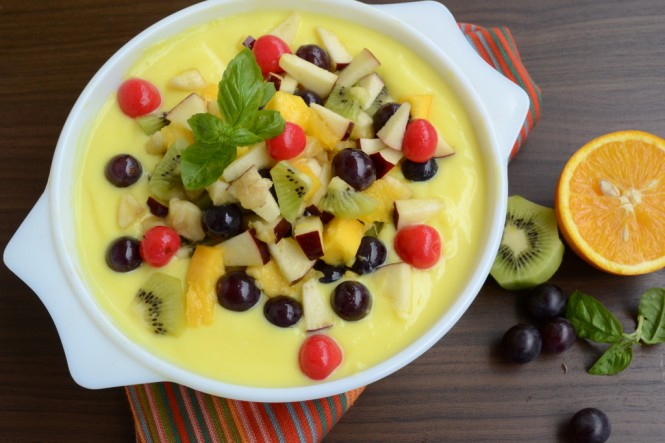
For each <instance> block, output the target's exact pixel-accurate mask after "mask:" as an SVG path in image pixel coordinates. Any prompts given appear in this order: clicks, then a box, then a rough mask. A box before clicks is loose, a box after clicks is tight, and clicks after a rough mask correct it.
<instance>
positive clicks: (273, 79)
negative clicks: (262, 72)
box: [266, 72, 282, 91]
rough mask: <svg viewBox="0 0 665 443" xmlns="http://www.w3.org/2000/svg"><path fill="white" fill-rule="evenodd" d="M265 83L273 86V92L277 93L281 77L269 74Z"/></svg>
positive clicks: (280, 84)
mask: <svg viewBox="0 0 665 443" xmlns="http://www.w3.org/2000/svg"><path fill="white" fill-rule="evenodd" d="M266 81H268V82H270V83H272V84H273V85H275V90H276V91H279V88H280V87H281V86H282V77H280V76H279V75H277V74H275V73H274V72H270V73H269V74H268V76H267V77H266Z"/></svg>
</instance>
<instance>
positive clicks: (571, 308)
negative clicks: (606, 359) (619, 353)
mask: <svg viewBox="0 0 665 443" xmlns="http://www.w3.org/2000/svg"><path fill="white" fill-rule="evenodd" d="M566 318H567V319H568V320H569V321H570V322H571V323H572V324H573V327H574V328H575V332H576V333H577V336H578V337H580V338H587V339H589V340H593V341H595V342H599V343H616V342H618V341H619V340H621V338H622V336H623V328H622V327H621V323H620V322H619V320H617V318H616V317H615V316H614V314H612V313H611V312H610V311H608V310H607V309H606V308H605V307H604V306H603V305H602V304H601V303H600V302H599V301H598V300H596V299H595V298H593V297H591V296H589V295H586V294H584V293H582V292H580V291H575V292H573V293H572V294H571V296H570V298H569V299H568V304H567V306H566Z"/></svg>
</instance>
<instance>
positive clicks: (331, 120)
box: [310, 103, 354, 144]
mask: <svg viewBox="0 0 665 443" xmlns="http://www.w3.org/2000/svg"><path fill="white" fill-rule="evenodd" d="M310 109H311V110H312V111H314V112H315V113H316V114H317V115H318V116H319V117H321V118H322V119H323V121H324V122H325V123H326V125H327V126H328V127H329V128H330V129H331V130H332V133H333V135H334V136H335V137H336V138H337V139H338V142H339V141H342V140H346V139H347V138H349V136H350V135H351V133H352V132H353V126H354V123H353V121H351V120H349V119H348V118H346V117H342V116H341V115H339V114H338V113H336V112H335V111H331V110H330V109H328V108H326V107H325V106H321V105H319V104H317V103H312V104H311V105H310ZM335 144H337V143H335Z"/></svg>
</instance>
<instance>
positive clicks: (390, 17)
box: [4, 0, 529, 402]
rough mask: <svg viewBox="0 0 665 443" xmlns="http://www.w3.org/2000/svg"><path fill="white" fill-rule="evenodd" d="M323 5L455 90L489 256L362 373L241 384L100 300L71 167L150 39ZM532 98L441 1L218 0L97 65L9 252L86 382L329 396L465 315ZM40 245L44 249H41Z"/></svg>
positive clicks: (499, 219) (497, 234)
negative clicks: (168, 357)
mask: <svg viewBox="0 0 665 443" xmlns="http://www.w3.org/2000/svg"><path fill="white" fill-rule="evenodd" d="M267 6H269V7H270V8H273V9H277V8H282V9H287V10H306V11H312V12H322V11H325V12H326V13H328V14H331V15H334V16H338V17H340V18H343V19H347V20H350V21H354V22H358V23H361V24H364V25H366V26H368V27H371V28H374V29H376V30H377V31H379V32H383V33H388V34H390V35H391V36H392V37H393V38H395V39H397V40H399V41H401V42H403V43H404V44H406V45H407V46H409V47H410V48H411V49H413V50H414V51H415V52H416V53H418V54H420V55H421V56H422V57H423V58H424V59H425V60H428V61H430V63H431V64H432V65H433V66H434V68H435V69H437V70H438V72H440V73H441V76H443V77H444V79H445V80H446V81H447V82H448V83H449V84H450V85H451V86H453V88H454V89H455V90H456V91H458V95H459V98H460V99H461V101H462V103H463V105H464V106H465V108H466V111H467V113H468V115H469V116H470V118H471V120H472V122H473V125H474V129H475V132H476V136H477V138H478V140H479V143H480V145H481V149H482V152H483V156H484V158H485V161H486V162H487V165H488V168H487V171H488V172H487V173H488V175H489V177H487V182H488V183H489V184H490V186H489V189H490V190H491V192H492V193H493V194H491V195H490V196H489V197H490V198H488V199H487V205H488V209H487V213H488V214H490V215H491V220H488V223H487V226H488V230H487V233H486V237H485V238H483V239H482V241H483V242H484V244H485V247H484V249H483V250H484V253H483V255H482V257H479V258H478V260H477V267H476V269H475V270H474V272H473V275H472V278H471V279H470V280H469V281H468V283H467V285H466V287H465V289H464V291H463V292H462V293H460V294H459V297H458V299H457V300H456V302H455V303H454V304H453V306H452V307H451V308H450V309H449V310H448V311H447V312H445V313H444V314H443V315H442V317H441V318H440V320H439V321H438V322H437V323H436V324H435V325H434V326H433V327H432V328H431V329H430V330H428V331H427V332H426V333H425V334H424V335H423V336H422V337H420V338H419V339H418V340H417V341H415V342H414V343H413V344H411V345H410V346H409V347H407V348H406V349H404V350H403V351H401V352H399V353H398V354H397V355H395V356H393V357H392V358H390V359H388V360H386V361H384V362H382V363H381V364H379V365H377V366H374V367H371V368H368V369H366V370H364V371H362V372H360V373H357V374H355V375H353V376H350V377H346V378H342V379H339V380H333V381H330V382H323V383H320V384H315V385H311V386H303V387H296V388H254V387H246V386H236V385H232V384H228V383H223V382H220V381H217V380H211V379H208V378H205V377H202V376H200V375H197V374H193V373H191V372H188V371H186V370H183V369H182V368H179V367H177V366H174V365H173V364H170V363H168V362H165V361H163V360H160V359H159V358H158V357H156V356H154V355H153V354H151V353H150V352H149V351H147V350H145V349H143V348H141V347H139V346H138V345H136V344H135V343H133V342H131V341H130V340H129V339H128V338H127V337H126V336H125V335H123V333H122V332H120V331H119V330H117V329H116V328H115V327H114V326H113V323H112V322H111V321H110V319H109V318H108V317H107V315H106V314H105V313H104V312H103V311H102V310H101V309H100V308H99V306H98V305H97V303H96V302H95V299H94V297H92V296H91V294H90V293H89V291H88V289H87V287H86V285H85V283H84V282H83V281H82V279H81V278H80V277H79V275H80V273H79V271H78V268H79V265H78V263H77V260H78V258H77V251H76V248H75V243H76V242H75V233H74V223H73V213H74V210H73V194H74V193H73V191H72V188H73V174H71V172H70V171H71V166H70V165H72V164H75V158H74V156H75V155H76V147H77V146H78V145H79V143H80V139H81V137H82V133H83V129H82V128H84V127H85V125H86V124H87V123H89V122H90V120H91V119H94V116H95V115H97V113H98V111H99V109H100V108H101V106H102V104H103V103H104V102H105V100H106V99H107V97H108V96H109V95H110V94H112V93H113V92H114V91H113V90H112V88H114V86H113V85H117V84H119V80H118V79H120V78H122V76H123V74H124V73H125V72H126V71H127V70H128V69H129V68H130V66H131V65H132V64H133V63H134V62H135V60H136V59H137V58H138V57H139V56H140V54H141V52H142V50H143V49H144V48H146V47H149V46H151V45H153V44H155V43H157V42H159V41H161V40H163V39H165V38H167V37H170V36H172V35H174V34H176V33H178V32H181V31H184V30H186V29H188V28H190V27H191V26H193V25H196V24H199V23H203V22H206V21H208V20H209V19H210V18H211V17H220V16H224V15H233V14H237V13H241V12H245V11H251V10H253V9H255V8H262V7H267ZM528 106H529V99H528V97H527V95H526V93H525V92H524V91H523V90H522V89H521V88H519V87H518V86H516V85H515V84H514V83H512V82H511V81H509V80H507V79H506V78H505V77H503V76H502V75H501V74H499V73H497V72H496V71H495V70H494V69H492V68H491V67H490V66H489V65H487V64H486V63H485V61H483V60H482V59H481V58H480V57H479V56H478V55H477V54H476V52H475V51H474V50H473V48H472V47H471V46H470V45H469V44H468V43H467V41H466V39H465V37H464V36H463V34H462V33H461V32H460V30H459V28H458V26H457V24H456V22H455V19H454V18H453V16H452V15H451V14H450V12H449V11H448V10H447V9H446V8H445V7H444V6H442V5H441V4H439V3H437V2H433V1H424V2H415V3H403V4H392V5H385V6H369V5H366V4H362V3H358V2H355V1H352V0H282V1H279V2H275V1H268V0H210V1H205V2H202V3H199V4H197V5H194V6H192V7H190V8H187V9H184V10H182V11H180V12H178V13H176V14H173V15H171V16H169V17H167V18H165V19H164V20H162V21H160V22H159V23H157V24H155V25H153V26H152V27H150V28H148V29H147V30H145V31H144V32H142V33H141V34H140V35H138V36H137V37H136V38H134V39H133V40H131V41H130V42H129V43H127V44H126V45H125V46H124V47H123V48H122V49H120V50H119V51H118V52H117V53H116V54H115V55H114V56H113V57H112V58H111V59H110V60H109V61H108V62H107V63H106V64H105V65H104V66H103V67H102V68H101V69H100V70H99V72H98V73H97V74H96V75H95V76H94V77H93V79H92V80H91V81H90V83H89V84H88V85H87V87H86V88H85V90H84V91H83V92H82V94H81V96H80V97H79V99H78V101H77V102H76V104H75V106H74V108H73V109H72V111H71V113H70V115H69V118H68V119H67V122H66V123H65V126H64V128H63V130H62V134H61V136H60V139H59V141H58V145H57V147H56V151H55V155H54V159H53V164H52V169H51V173H50V177H49V182H48V185H47V187H46V189H45V191H44V194H43V195H42V196H41V198H40V199H39V201H38V202H37V203H36V205H35V206H34V208H33V209H32V211H31V212H30V213H29V215H28V217H27V218H26V220H25V221H24V222H23V224H22V225H21V227H20V228H19V230H18V231H17V232H16V234H15V235H14V236H13V238H12V239H11V241H10V242H9V244H8V246H7V248H6V250H5V253H4V260H5V263H6V264H7V266H8V267H9V268H10V269H11V270H12V271H13V272H14V273H16V274H17V275H18V276H19V277H20V278H21V279H22V280H23V281H25V282H26V284H27V285H28V286H30V288H31V289H32V290H33V291H34V292H35V293H36V294H37V295H38V296H39V297H40V299H41V300H42V302H43V303H44V305H45V306H46V308H47V309H48V311H49V313H50V315H51V316H52V318H53V321H54V322H55V325H56V327H57V330H58V333H59V335H60V338H61V340H62V344H63V347H64V349H65V354H66V357H67V362H68V365H69V370H70V372H71V375H72V377H73V378H74V380H75V381H76V382H77V383H79V384H80V385H81V386H84V387H87V388H94V389H96V388H106V387H113V386H122V385H130V384H138V383H146V382H156V381H174V382H178V383H181V384H184V385H187V386H190V387H192V388H195V389H198V390H201V391H204V392H208V393H212V394H217V395H221V396H225V397H229V398H236V399H242V400H249V401H269V402H274V401H299V400H306V399H312V398H320V397H325V396H329V395H333V394H337V393H341V392H345V391H347V390H349V389H353V388H356V387H359V386H363V385H366V384H369V383H372V382H374V381H376V380H378V379H381V378H383V377H385V376H387V375H389V374H391V373H393V372H394V371H396V370H398V369H399V368H401V367H403V366H404V365H406V364H408V363H410V362H411V361H413V360H414V359H415V358H417V357H418V356H419V355H421V354H422V353H423V352H425V351H426V350H427V349H429V348H430V347H431V346H432V345H433V344H434V343H436V342H437V341H438V340H439V339H440V338H441V337H442V336H443V335H444V334H445V333H446V332H447V331H448V330H450V328H451V327H452V326H453V325H454V324H455V323H456V322H457V320H458V319H459V318H460V317H461V316H462V314H463V313H464V312H465V311H466V309H467V308H468V307H469V305H470V304H471V302H472V301H473V300H474V298H475V297H476V295H477V294H478V292H479V291H480V288H481V286H482V284H483V283H484V281H485V279H486V277H487V275H488V274H489V270H490V267H491V264H492V262H493V260H494V257H495V254H496V251H497V249H498V245H499V242H500V239H501V232H502V228H503V222H504V217H505V210H506V200H507V192H508V184H507V163H508V156H509V153H510V150H511V148H512V146H513V143H514V142H515V139H516V137H517V135H518V133H519V130H520V128H521V126H522V123H523V122H524V119H525V116H526V113H527V110H528ZM34 251H40V253H39V256H35V254H34Z"/></svg>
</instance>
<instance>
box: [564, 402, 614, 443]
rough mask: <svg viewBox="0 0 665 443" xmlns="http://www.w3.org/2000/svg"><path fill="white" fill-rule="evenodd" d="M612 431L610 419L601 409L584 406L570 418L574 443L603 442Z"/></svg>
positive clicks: (571, 435)
mask: <svg viewBox="0 0 665 443" xmlns="http://www.w3.org/2000/svg"><path fill="white" fill-rule="evenodd" d="M611 433H612V426H611V425H610V419H609V418H608V417H607V415H605V413H604V412H603V411H601V410H600V409H596V408H584V409H582V410H580V411H578V412H577V413H576V414H575V415H573V418H572V419H571V420H570V438H571V439H572V441H573V443H603V442H605V441H607V439H608V438H610V434H611Z"/></svg>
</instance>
